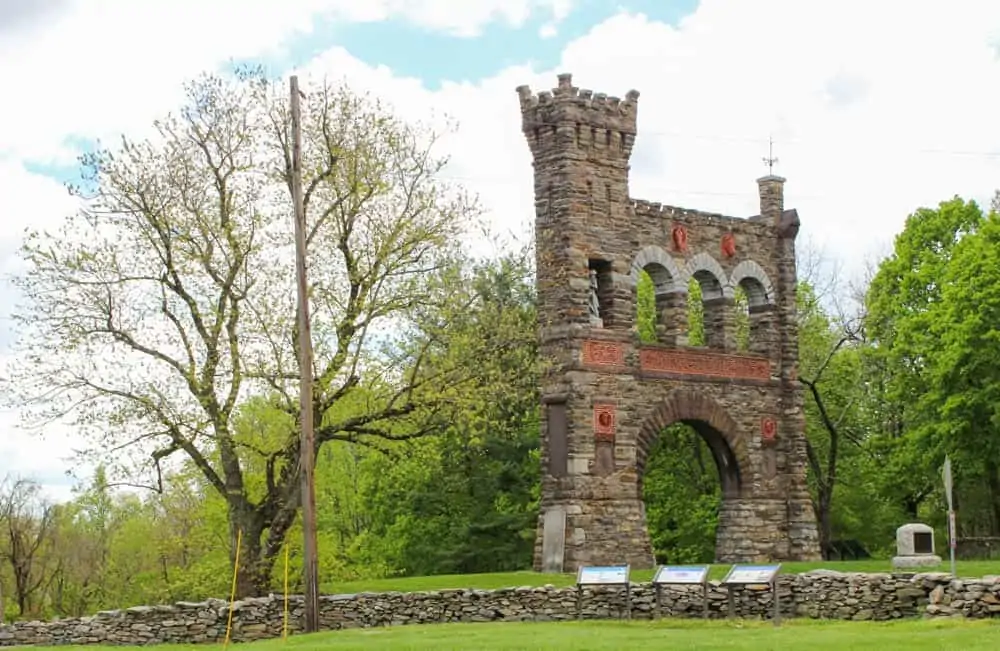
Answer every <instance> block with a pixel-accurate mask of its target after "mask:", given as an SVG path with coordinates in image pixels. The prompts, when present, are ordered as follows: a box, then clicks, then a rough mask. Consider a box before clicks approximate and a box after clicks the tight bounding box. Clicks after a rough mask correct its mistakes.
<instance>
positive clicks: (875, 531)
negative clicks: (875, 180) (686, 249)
mask: <svg viewBox="0 0 1000 651" xmlns="http://www.w3.org/2000/svg"><path fill="white" fill-rule="evenodd" d="M188 99H189V101H188V104H187V105H186V106H185V108H184V110H183V111H181V112H180V113H179V114H178V115H176V116H173V117H169V118H166V119H164V120H163V121H161V122H159V123H157V125H156V130H157V135H155V136H154V137H153V138H151V139H150V140H147V141H142V142H131V141H128V140H125V141H123V144H122V145H121V146H120V147H119V148H117V149H115V150H102V151H99V152H96V153H94V154H90V155H88V156H86V157H85V158H84V160H83V165H84V168H85V170H86V172H87V175H86V178H87V186H86V187H84V188H80V189H77V192H78V193H79V194H80V195H81V196H82V197H83V198H84V200H85V201H84V203H83V205H84V207H83V209H82V211H81V213H80V214H79V215H74V216H73V217H72V218H70V219H68V220H67V221H66V224H65V225H64V228H63V229H62V230H60V231H57V232H42V231H34V232H30V233H29V234H28V237H27V238H26V241H25V245H24V250H23V254H24V258H25V260H26V262H27V271H25V272H24V273H23V275H22V276H20V277H19V281H18V282H19V287H20V289H21V291H22V294H23V295H24V297H25V304H24V305H25V307H24V308H23V310H22V311H21V312H20V313H19V314H18V318H19V319H20V322H21V323H22V327H23V336H22V339H21V344H22V347H23V348H22V351H21V356H20V357H19V359H21V360H23V362H24V365H23V366H21V367H17V368H13V369H11V371H10V381H9V382H8V383H7V386H6V387H5V392H6V394H7V396H8V398H9V401H10V402H11V403H12V404H16V405H18V406H19V407H22V408H23V407H24V406H25V405H27V406H29V407H32V408H33V409H34V411H32V412H31V415H33V416H36V417H37V418H40V419H42V418H61V419H72V422H73V423H75V425H76V427H77V428H78V429H79V431H80V432H81V434H82V435H83V436H87V437H89V441H90V443H91V446H90V452H92V453H98V456H99V458H100V459H101V460H102V465H101V467H100V470H99V472H98V473H97V474H96V475H95V476H94V477H92V478H90V480H88V481H87V482H85V484H84V485H82V486H81V487H80V488H79V489H78V492H77V494H76V496H75V498H74V499H73V500H72V501H70V502H68V503H64V504H49V503H46V501H45V500H44V499H43V498H42V496H41V494H40V492H39V490H38V487H37V486H35V485H34V484H32V482H31V481H30V480H28V479H20V478H16V477H11V478H8V480H7V481H6V482H5V483H4V484H3V486H2V489H0V589H2V595H3V598H4V611H5V613H6V616H7V617H33V616H50V615H76V614H83V613H88V612H93V611H96V610H99V609H105V608H114V607H120V606H127V605H131V604H140V603H155V602H162V601H169V600H180V599H200V598H204V597H208V596H222V595H225V594H227V593H228V591H229V587H230V581H231V580H232V567H233V560H234V556H235V551H236V550H235V546H236V545H235V543H236V540H237V534H239V538H240V540H241V549H240V559H241V562H240V571H239V574H238V584H237V589H238V593H239V594H240V595H251V594H266V593H267V592H270V591H279V590H280V589H281V586H282V583H283V570H284V559H285V555H286V553H287V554H288V557H289V558H290V567H291V577H290V581H291V584H292V585H293V586H298V584H299V568H300V565H301V553H300V547H299V544H300V540H301V536H300V530H299V529H298V526H299V525H298V506H299V505H298V486H299V473H298V466H297V459H298V452H299V448H298V445H299V443H298V441H299V437H298V431H297V423H298V404H299V403H298V390H297V386H298V382H297V380H298V377H299V370H298V367H297V363H296V359H297V358H296V354H295V353H296V350H295V341H296V339H295V334H294V333H295V313H296V312H295V305H294V291H293V290H292V287H293V284H292V278H291V273H290V270H291V265H290V264H289V260H290V252H291V250H292V245H293V243H292V241H291V238H290V234H289V232H288V231H289V229H288V228H287V224H288V221H287V220H288V219H289V215H288V210H287V206H288V205H290V201H289V200H288V197H287V187H288V183H287V181H288V178H289V176H288V174H289V161H290V147H289V142H288V138H287V134H288V114H287V110H286V108H285V102H286V101H287V100H286V97H285V91H284V89H283V88H282V87H280V86H278V87H275V86H273V85H272V84H271V83H270V82H268V81H267V80H265V79H264V78H263V77H262V76H261V75H260V74H259V73H256V72H254V71H250V72H244V73H241V74H240V75H238V76H237V77H235V78H216V77H206V78H204V79H201V80H199V81H197V82H195V83H193V84H192V85H191V86H190V88H189V98H188ZM306 104H307V106H306V108H305V115H304V123H305V126H304V134H305V147H304V152H305V153H304V155H305V159H306V163H307V164H306V165H305V170H306V175H305V176H306V178H305V179H304V188H305V192H306V199H307V202H306V204H307V216H308V221H307V226H308V233H309V255H310V273H311V274H312V276H311V278H312V283H313V287H312V305H313V314H314V321H313V324H312V325H313V333H314V337H315V339H316V365H315V369H313V370H312V373H313V375H314V378H315V385H316V390H315V392H314V396H313V411H314V420H315V421H316V423H317V440H318V445H317V447H318V453H317V469H316V481H317V489H316V490H317V502H318V507H319V531H320V534H319V535H320V553H321V559H320V573H321V580H322V581H323V583H324V585H325V586H326V588H327V589H335V587H336V584H337V583H338V582H344V581H349V580H352V579H358V578H366V577H383V576H397V575H419V574H435V573H470V572H488V571H501V570H514V569H525V568H528V567H530V563H531V555H532V547H533V544H534V537H535V526H536V522H537V512H538V499H539V471H540V462H539V449H538V441H539V430H540V424H539V411H538V403H539V401H538V393H537V391H538V377H539V369H540V365H541V363H542V362H541V360H539V359H538V355H537V342H536V337H537V330H536V314H535V304H534V301H535V292H534V273H533V267H532V259H533V254H532V252H531V251H527V250H525V251H519V252H515V253H509V254H505V255H502V256H497V257H496V258H494V259H486V260H482V259H479V260H474V259H472V258H470V257H469V256H468V254H467V253H466V252H464V251H463V250H462V247H461V236H462V234H463V233H464V232H467V231H468V229H469V228H470V227H471V226H472V225H474V224H475V221H476V219H477V216H478V209H477V207H476V205H475V202H474V201H473V200H471V199H469V198H468V197H466V196H465V195H464V194H463V193H462V191H461V188H456V187H451V186H448V185H447V184H445V183H443V182H442V181H441V178H440V174H439V172H440V170H441V168H442V166H443V165H444V164H445V161H443V160H440V159H437V158H435V157H434V155H433V142H434V134H433V133H430V132H428V131H426V130H422V129H421V128H420V127H419V126H418V125H409V124H406V123H403V122H401V121H399V120H398V119H397V118H396V117H395V116H394V115H393V114H392V113H391V111H389V110H388V109H387V108H386V107H384V106H382V105H380V104H379V103H378V102H377V101H375V100H372V99H371V98H367V97H363V96H357V95H355V94H353V93H351V92H350V91H349V89H346V88H337V87H332V86H321V87H320V88H318V89H316V90H313V91H311V92H310V94H309V99H308V101H307V102H306ZM998 238H1000V217H998V215H997V214H996V212H995V211H991V212H989V213H988V214H984V212H983V211H982V210H981V209H980V208H979V207H978V206H977V205H975V204H974V203H969V202H965V201H963V200H961V199H957V198H956V199H954V200H952V201H949V202H945V203H943V204H941V205H940V206H938V207H937V208H933V209H921V210H918V211H917V212H915V213H914V214H913V215H911V216H910V218H909V219H908V220H907V223H906V227H905V229H904V231H903V233H901V234H900V236H899V237H898V238H897V240H896V243H895V249H894V252H893V254H892V255H891V256H890V257H888V258H887V259H886V260H884V261H883V262H882V263H881V264H880V265H879V266H878V267H877V268H876V269H873V270H872V274H871V278H869V279H867V280H868V281H869V282H866V285H865V286H864V287H861V288H856V289H855V290H854V291H853V292H844V291H840V290H839V289H838V288H834V289H830V288H829V287H827V285H826V284H825V283H820V282H819V281H820V280H822V279H820V278H817V277H812V276H810V274H804V276H805V277H804V278H803V279H802V282H801V284H800V287H799V320H800V339H801V341H800V371H799V377H800V381H801V382H802V383H803V386H804V388H805V390H806V394H807V402H806V410H807V437H808V440H809V446H808V454H809V470H810V482H811V487H812V489H813V494H814V503H815V505H816V511H817V515H818V517H819V520H820V524H821V532H822V538H823V541H824V544H825V545H826V546H827V547H830V546H831V545H833V544H834V542H835V541H837V540H854V541H858V542H859V543H860V544H862V545H864V546H866V547H867V548H868V549H869V550H870V551H871V552H873V553H880V552H882V553H884V552H888V551H890V550H891V545H892V544H893V530H894V529H895V527H897V526H898V525H899V524H900V523H901V522H903V521H908V520H911V519H914V518H917V519H921V520H923V521H927V522H930V523H931V524H933V525H935V526H938V527H939V528H940V527H943V525H944V517H943V509H942V494H941V489H940V484H941V482H940V478H939V467H940V464H941V462H942V460H943V458H944V456H945V454H950V455H951V456H952V459H953V460H954V464H955V470H956V492H957V494H958V498H959V507H960V515H959V523H960V524H959V528H960V531H961V532H962V534H963V535H998V534H1000V477H998V468H997V460H998V458H1000V457H998V454H997V453H998V452H1000V436H998V427H1000V418H998V416H997V412H996V408H995V407H994V405H996V404H998V403H997V395H996V393H997V391H1000V377H998V373H1000V372H998V371H997V370H996V369H995V363H994V362H995V360H996V359H997V358H998V353H1000V339H998V338H997V335H996V332H997V330H996V327H995V325H996V324H997V323H998V322H1000V299H998V298H996V297H997V296H1000V259H998V258H1000V247H998V246H997V245H998V244H1000V242H998ZM818 287H823V289H822V290H820V289H817V288H818ZM697 289H698V288H697V287H696V286H695V287H693V288H692V292H691V294H690V298H691V305H690V309H689V329H690V332H689V340H690V341H691V343H693V344H698V343H699V342H700V341H701V339H700V337H701V335H700V334H699V333H700V329H701V325H700V318H701V316H700V315H701V313H700V309H699V308H700V302H699V294H698V291H697ZM651 291H652V287H651V285H650V284H649V283H648V282H643V283H640V288H639V298H638V302H639V307H638V311H639V324H638V330H639V335H640V336H641V337H647V336H649V335H650V332H649V329H650V327H651V326H650V319H651V316H652V309H653V301H652V300H651V298H652V295H651ZM738 326H739V328H738V330H739V339H740V341H741V342H742V344H743V345H745V344H746V337H747V336H749V333H748V329H747V327H746V320H745V319H743V320H742V321H740V323H739V324H738ZM711 459H712V458H711V455H710V454H709V452H708V450H707V448H706V447H705V445H704V443H703V442H702V441H701V440H700V439H698V438H697V436H695V435H694V433H693V432H692V431H690V430H688V429H686V428H684V427H683V426H676V427H672V428H670V429H669V430H668V431H667V432H665V433H664V435H663V436H661V437H660V439H659V442H658V443H657V449H656V450H655V451H654V454H653V455H652V456H651V458H650V460H649V463H648V468H647V475H646V478H645V481H644V490H645V492H646V495H645V497H646V501H647V507H648V508H647V516H648V518H649V522H650V528H651V532H652V536H653V540H654V545H655V548H656V552H657V556H658V558H659V559H660V560H661V561H669V562H692V561H707V560H711V558H712V555H713V552H714V536H715V521H716V514H717V511H718V506H719V499H720V495H719V485H718V479H717V473H716V470H715V468H714V466H713V464H712V460H711ZM126 486H130V487H131V490H128V491H122V490H121V489H122V488H123V487H126Z"/></svg>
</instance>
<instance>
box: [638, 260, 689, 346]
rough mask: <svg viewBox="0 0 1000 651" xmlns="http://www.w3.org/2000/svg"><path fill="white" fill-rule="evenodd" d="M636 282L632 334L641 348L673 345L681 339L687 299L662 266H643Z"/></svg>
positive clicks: (683, 330) (651, 264) (648, 264)
mask: <svg viewBox="0 0 1000 651" xmlns="http://www.w3.org/2000/svg"><path fill="white" fill-rule="evenodd" d="M637 276H638V278H637V279H636V316H635V322H636V331H637V334H638V336H639V341H641V342H642V343H644V344H651V343H661V344H667V345H671V346H673V345H677V344H678V343H680V341H681V339H682V338H683V336H684V333H685V330H686V328H685V327H684V321H685V312H686V307H687V306H686V303H687V297H686V296H684V292H682V291H678V288H677V282H676V279H675V278H674V277H673V275H672V274H671V273H670V271H669V270H668V269H667V268H666V267H664V266H663V265H662V264H659V263H656V262H650V263H647V264H646V265H645V266H644V267H642V268H641V269H639V270H638V272H637Z"/></svg>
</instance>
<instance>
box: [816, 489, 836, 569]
mask: <svg viewBox="0 0 1000 651" xmlns="http://www.w3.org/2000/svg"><path fill="white" fill-rule="evenodd" d="M817 493H818V495H817V496H816V498H817V499H816V521H817V522H816V524H817V525H818V527H819V549H820V553H821V554H822V555H823V560H825V561H828V560H830V551H831V548H830V543H831V542H832V539H833V518H832V517H831V514H830V510H831V503H832V502H833V500H832V499H830V498H831V493H832V491H831V490H830V489H829V488H828V487H827V486H826V482H822V483H821V485H820V487H819V490H818V491H817Z"/></svg>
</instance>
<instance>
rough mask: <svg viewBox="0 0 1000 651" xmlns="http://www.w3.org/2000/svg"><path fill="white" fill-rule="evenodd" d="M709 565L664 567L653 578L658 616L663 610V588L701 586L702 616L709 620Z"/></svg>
mask: <svg viewBox="0 0 1000 651" xmlns="http://www.w3.org/2000/svg"><path fill="white" fill-rule="evenodd" d="M708 569H709V566H708V565H662V566H660V569H658V570H656V574H655V575H654V576H653V588H654V589H655V590H656V615H657V616H659V614H660V612H662V610H663V586H665V585H700V586H701V593H702V599H703V601H702V606H703V610H702V614H703V615H704V617H705V618H706V619H707V618H708Z"/></svg>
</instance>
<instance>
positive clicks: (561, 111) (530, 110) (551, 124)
mask: <svg viewBox="0 0 1000 651" xmlns="http://www.w3.org/2000/svg"><path fill="white" fill-rule="evenodd" d="M558 79H559V85H558V86H557V87H556V88H553V89H552V90H551V91H541V92H539V93H537V94H536V93H532V92H531V88H529V87H528V86H518V88H517V95H518V98H519V99H520V101H521V128H522V130H523V131H524V133H525V135H527V136H529V137H534V138H536V139H538V138H539V137H540V136H541V134H542V132H544V131H546V130H547V131H549V132H552V133H554V132H555V131H556V130H557V128H558V127H566V128H574V127H575V129H576V130H577V131H578V132H580V131H582V127H587V129H588V130H594V131H596V130H600V131H602V132H606V133H607V134H609V135H608V137H607V138H606V139H611V134H613V136H614V139H615V140H618V141H620V142H623V141H629V143H631V141H632V140H633V139H634V137H635V134H636V114H637V109H638V106H639V104H638V100H639V91H636V90H630V91H629V92H628V93H626V95H625V99H624V100H623V99H621V98H619V97H612V96H608V95H607V94H605V93H595V92H594V91H592V90H587V89H580V88H577V87H576V86H574V85H573V76H572V75H571V74H569V73H563V74H561V75H559V77H558ZM577 137H578V138H579V137H580V136H579V134H578V135H577Z"/></svg>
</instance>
